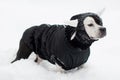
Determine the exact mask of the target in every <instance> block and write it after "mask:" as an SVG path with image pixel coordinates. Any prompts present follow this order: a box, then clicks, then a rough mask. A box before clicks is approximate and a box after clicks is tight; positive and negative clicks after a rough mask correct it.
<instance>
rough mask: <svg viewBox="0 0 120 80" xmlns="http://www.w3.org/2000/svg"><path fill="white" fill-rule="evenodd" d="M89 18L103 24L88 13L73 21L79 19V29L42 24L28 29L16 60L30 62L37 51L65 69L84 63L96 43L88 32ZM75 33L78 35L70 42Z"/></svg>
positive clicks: (74, 17) (75, 17) (94, 15)
mask: <svg viewBox="0 0 120 80" xmlns="http://www.w3.org/2000/svg"><path fill="white" fill-rule="evenodd" d="M87 16H91V17H93V18H94V19H95V21H96V23H97V24H99V25H102V21H101V19H100V18H99V17H98V16H97V15H96V14H93V13H86V14H80V15H75V16H73V17H72V18H71V20H75V19H78V25H77V28H74V27H72V26H69V25H47V24H42V25H40V26H34V27H31V28H29V29H27V30H26V31H25V32H24V34H23V37H22V39H21V41H20V46H19V50H18V52H17V57H16V59H15V60H14V61H17V60H20V59H21V58H24V59H26V58H28V57H29V55H30V54H31V52H35V54H37V55H39V57H40V58H42V59H45V60H48V61H49V62H51V63H52V64H58V65H59V66H61V67H62V68H63V69H65V70H70V69H73V68H76V67H79V66H80V65H82V64H84V63H85V62H86V61H87V60H88V57H89V55H90V48H89V47H90V45H91V44H92V42H94V41H95V40H92V39H90V38H89V36H88V34H87V33H86V31H85V29H84V25H83V20H84V19H85V17H87ZM75 31H76V36H75V37H74V39H73V40H70V38H71V36H72V35H73V33H74V32H75ZM14 61H13V62H14Z"/></svg>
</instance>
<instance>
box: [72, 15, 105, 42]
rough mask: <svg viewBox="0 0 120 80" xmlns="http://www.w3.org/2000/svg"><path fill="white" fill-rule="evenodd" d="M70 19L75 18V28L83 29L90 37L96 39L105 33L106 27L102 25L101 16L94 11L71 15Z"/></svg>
mask: <svg viewBox="0 0 120 80" xmlns="http://www.w3.org/2000/svg"><path fill="white" fill-rule="evenodd" d="M71 20H77V21H78V23H77V27H76V30H77V31H79V30H83V31H85V32H86V33H87V35H88V36H89V38H90V39H93V40H98V39H100V38H103V37H104V36H105V35H106V28H105V27H103V23H102V20H101V18H100V17H99V16H98V15H97V14H95V13H83V14H78V15H75V16H73V17H71Z"/></svg>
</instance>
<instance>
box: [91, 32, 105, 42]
mask: <svg viewBox="0 0 120 80" xmlns="http://www.w3.org/2000/svg"><path fill="white" fill-rule="evenodd" d="M105 36H106V32H104V33H99V34H98V36H97V37H90V39H92V40H96V41H97V40H99V39H101V38H104V37H105Z"/></svg>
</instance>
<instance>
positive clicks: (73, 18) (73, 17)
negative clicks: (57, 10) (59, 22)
mask: <svg viewBox="0 0 120 80" xmlns="http://www.w3.org/2000/svg"><path fill="white" fill-rule="evenodd" d="M79 17H80V15H79V14H78V15H75V16H72V17H71V19H70V20H76V19H79Z"/></svg>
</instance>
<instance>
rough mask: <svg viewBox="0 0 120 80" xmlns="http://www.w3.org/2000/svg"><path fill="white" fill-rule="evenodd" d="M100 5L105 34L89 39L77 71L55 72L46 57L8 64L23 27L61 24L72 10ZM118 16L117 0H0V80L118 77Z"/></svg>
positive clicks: (91, 9) (100, 79) (108, 79)
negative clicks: (86, 57)
mask: <svg viewBox="0 0 120 80" xmlns="http://www.w3.org/2000/svg"><path fill="white" fill-rule="evenodd" d="M104 7H105V8H106V10H105V12H104V13H103V15H102V16H101V18H102V19H103V23H104V26H105V27H106V28H107V36H106V37H105V38H103V39H101V40H99V41H98V42H95V43H93V45H92V46H91V56H90V58H89V60H88V62H87V63H86V64H85V66H84V67H83V68H81V69H80V70H79V71H74V72H69V73H67V74H65V73H60V72H55V71H53V68H54V66H53V65H51V64H49V63H48V62H46V61H44V62H43V63H41V64H39V65H38V64H36V63H34V62H33V57H31V58H30V59H28V60H20V61H17V62H16V63H14V64H10V62H11V61H12V60H13V59H14V58H15V55H16V52H17V49H18V46H19V40H20V38H21V36H22V33H23V32H24V30H25V29H27V28H29V27H31V26H34V25H40V24H42V23H49V24H65V23H64V22H65V21H66V20H69V19H70V17H71V16H73V15H75V14H79V13H84V12H95V13H96V12H98V11H100V10H101V9H102V8H104ZM119 19H120V1H119V0H0V80H120V50H119V48H120V42H119V41H120V36H119V35H120V30H119V29H120V22H119ZM33 56H34V55H33ZM48 66H49V67H48Z"/></svg>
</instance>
